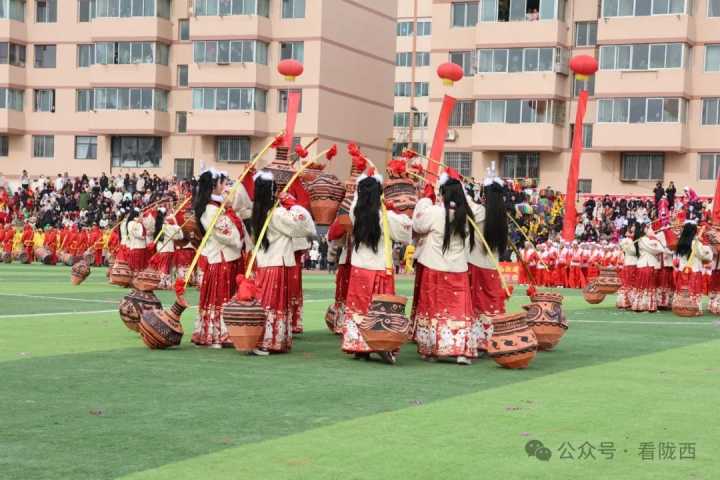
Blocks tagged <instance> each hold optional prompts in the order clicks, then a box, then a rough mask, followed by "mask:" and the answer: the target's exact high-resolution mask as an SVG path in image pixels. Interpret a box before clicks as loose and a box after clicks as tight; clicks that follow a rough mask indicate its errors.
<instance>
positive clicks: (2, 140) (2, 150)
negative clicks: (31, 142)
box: [0, 135, 10, 157]
mask: <svg viewBox="0 0 720 480" xmlns="http://www.w3.org/2000/svg"><path fill="white" fill-rule="evenodd" d="M9 153H10V138H9V137H8V136H7V135H1V136H0V157H7V156H8V154H9Z"/></svg>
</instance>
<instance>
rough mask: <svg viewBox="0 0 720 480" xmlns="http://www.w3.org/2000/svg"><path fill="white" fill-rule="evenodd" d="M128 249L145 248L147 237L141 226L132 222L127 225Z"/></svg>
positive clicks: (136, 222)
mask: <svg viewBox="0 0 720 480" xmlns="http://www.w3.org/2000/svg"><path fill="white" fill-rule="evenodd" d="M127 233H128V247H129V248H130V249H132V250H135V249H139V248H145V247H147V235H146V234H145V229H144V228H143V226H142V224H141V223H140V222H138V221H137V220H132V221H130V222H128V224H127Z"/></svg>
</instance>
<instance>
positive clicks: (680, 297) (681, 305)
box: [672, 287, 702, 317]
mask: <svg viewBox="0 0 720 480" xmlns="http://www.w3.org/2000/svg"><path fill="white" fill-rule="evenodd" d="M672 312H673V313H674V314H675V315H677V316H678V317H699V316H700V315H702V313H700V309H699V308H698V304H697V302H696V301H695V300H693V298H692V297H691V296H690V290H689V289H688V288H687V287H682V288H680V291H679V292H678V293H676V294H675V295H674V296H673V301H672Z"/></svg>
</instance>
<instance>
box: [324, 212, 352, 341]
mask: <svg viewBox="0 0 720 480" xmlns="http://www.w3.org/2000/svg"><path fill="white" fill-rule="evenodd" d="M328 241H329V242H330V248H329V249H328V251H329V252H331V253H329V254H328V258H330V257H331V254H332V256H334V257H335V258H336V261H337V272H336V273H335V303H333V304H332V305H331V306H330V307H329V308H328V311H327V313H326V314H325V323H326V324H327V326H328V328H329V329H330V330H331V331H332V332H333V333H334V334H336V335H342V331H343V324H344V320H345V301H346V299H347V292H348V286H349V283H350V268H351V266H350V259H351V258H352V257H351V253H352V240H351V237H350V234H348V233H347V232H346V231H345V228H343V227H342V225H340V223H339V222H338V221H337V220H335V222H333V224H332V225H330V229H329V230H328ZM338 252H339V254H338Z"/></svg>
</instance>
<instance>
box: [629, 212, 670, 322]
mask: <svg viewBox="0 0 720 480" xmlns="http://www.w3.org/2000/svg"><path fill="white" fill-rule="evenodd" d="M635 242H636V243H635V252H636V254H637V257H638V262H637V268H636V275H635V286H634V288H633V290H632V305H631V309H632V310H633V311H634V312H656V311H657V271H658V270H659V269H660V258H659V257H658V256H659V255H660V254H662V253H663V251H664V250H665V249H664V247H663V246H662V244H661V243H660V241H659V240H657V238H655V233H654V232H653V229H652V226H651V225H650V224H649V223H640V224H638V225H636V226H635Z"/></svg>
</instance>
